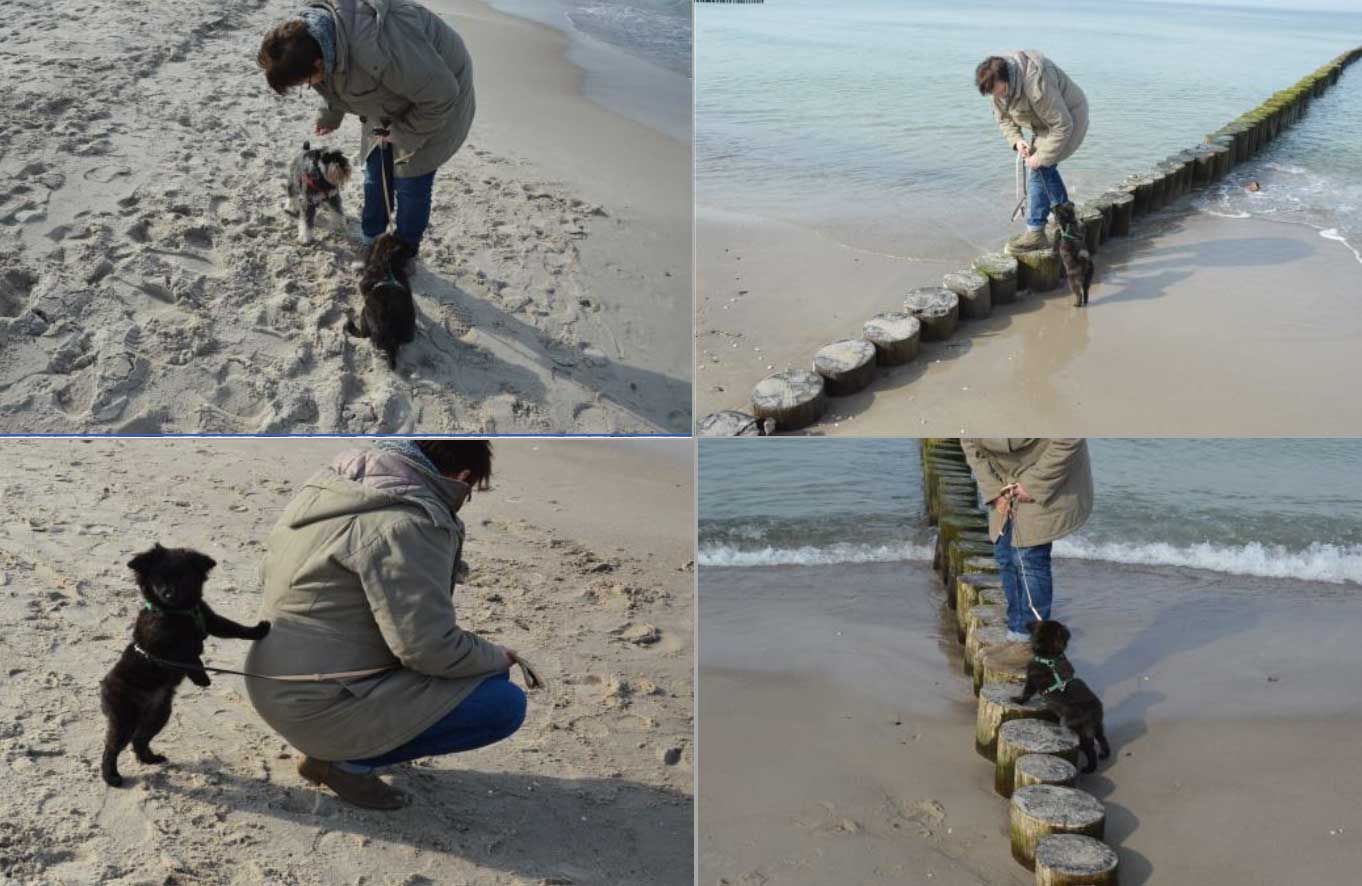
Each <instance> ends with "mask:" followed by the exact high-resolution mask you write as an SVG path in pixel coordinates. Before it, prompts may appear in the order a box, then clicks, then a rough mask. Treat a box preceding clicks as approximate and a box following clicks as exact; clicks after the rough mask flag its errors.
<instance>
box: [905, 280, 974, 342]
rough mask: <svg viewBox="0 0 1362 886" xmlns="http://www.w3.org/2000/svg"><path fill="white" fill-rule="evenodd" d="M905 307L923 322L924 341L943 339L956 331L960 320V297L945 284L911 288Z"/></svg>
mask: <svg viewBox="0 0 1362 886" xmlns="http://www.w3.org/2000/svg"><path fill="white" fill-rule="evenodd" d="M903 309H904V310H905V311H907V312H908V313H910V314H912V315H913V316H914V317H916V318H917V319H918V322H919V323H921V324H922V338H923V340H924V341H942V340H944V339H948V338H950V337H951V336H952V335H953V334H954V333H955V327H956V326H957V325H958V324H959V322H960V298H959V296H957V295H956V294H955V293H954V292H951V291H950V290H949V289H946V288H945V287H943V286H921V287H918V288H917V289H910V290H909V291H908V297H907V298H905V299H904V300H903Z"/></svg>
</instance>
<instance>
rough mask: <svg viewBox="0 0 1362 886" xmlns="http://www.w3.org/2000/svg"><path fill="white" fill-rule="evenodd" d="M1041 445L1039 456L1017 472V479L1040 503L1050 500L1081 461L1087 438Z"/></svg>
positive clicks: (1050, 441)
mask: <svg viewBox="0 0 1362 886" xmlns="http://www.w3.org/2000/svg"><path fill="white" fill-rule="evenodd" d="M1044 445H1045V451H1044V452H1042V453H1041V454H1040V458H1038V459H1036V460H1035V462H1033V463H1032V464H1030V465H1028V466H1027V467H1026V468H1024V469H1023V470H1020V471H1018V472H1017V482H1018V483H1020V484H1021V487H1022V488H1023V489H1025V490H1026V494H1027V495H1028V496H1030V497H1031V498H1032V499H1034V500H1035V501H1036V502H1037V503H1038V504H1039V505H1040V506H1041V507H1046V506H1048V505H1049V504H1050V502H1052V501H1054V498H1055V495H1056V494H1057V493H1058V492H1059V490H1060V487H1062V486H1063V485H1064V484H1065V483H1066V482H1067V481H1068V479H1069V474H1070V472H1071V471H1073V470H1074V469H1075V468H1076V467H1078V466H1079V465H1081V464H1082V462H1083V460H1084V459H1085V458H1087V452H1088V441H1087V440H1084V439H1083V438H1081V437H1072V438H1058V439H1054V440H1048V441H1046V442H1045V444H1044Z"/></svg>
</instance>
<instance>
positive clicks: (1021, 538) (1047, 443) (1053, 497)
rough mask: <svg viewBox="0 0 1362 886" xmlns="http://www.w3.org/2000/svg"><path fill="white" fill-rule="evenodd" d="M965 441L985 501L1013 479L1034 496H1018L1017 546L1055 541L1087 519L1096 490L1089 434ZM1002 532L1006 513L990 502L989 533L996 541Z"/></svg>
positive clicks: (1014, 527) (1015, 512)
mask: <svg viewBox="0 0 1362 886" xmlns="http://www.w3.org/2000/svg"><path fill="white" fill-rule="evenodd" d="M961 446H962V447H963V448H964V450H965V458H966V460H968V461H969V466H970V470H972V471H973V472H974V479H975V482H977V483H978V484H979V494H980V497H981V498H982V499H983V500H984V501H985V502H992V501H993V500H994V499H996V498H997V497H998V495H999V493H1001V492H1002V490H1003V487H1005V486H1008V485H1010V484H1012V483H1020V484H1021V485H1022V488H1023V489H1025V490H1026V493H1027V495H1029V496H1031V497H1032V498H1033V499H1035V501H1031V502H1019V501H1014V502H1013V505H1012V507H1013V525H1012V544H1013V545H1015V546H1016V547H1019V548H1029V547H1034V546H1035V545H1043V544H1045V543H1046V542H1051V541H1055V540H1057V539H1060V538H1063V537H1064V536H1066V535H1068V534H1069V533H1071V532H1074V531H1076V530H1078V529H1079V528H1080V527H1081V526H1082V525H1083V524H1084V523H1086V522H1087V521H1088V516H1089V515H1090V514H1091V513H1092V499H1093V491H1092V465H1091V463H1090V462H1089V460H1088V443H1087V441H1086V440H1082V439H1044V438H1034V437H1023V438H1017V437H1014V438H1010V439H984V438H980V439H976V440H962V441H961ZM1002 532H1003V519H1002V517H1001V516H1000V515H999V513H998V510H997V508H994V507H992V506H990V507H989V510H988V535H989V538H991V539H993V540H994V541H997V540H998V536H1000V535H1002Z"/></svg>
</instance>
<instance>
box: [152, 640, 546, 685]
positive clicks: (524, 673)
mask: <svg viewBox="0 0 1362 886" xmlns="http://www.w3.org/2000/svg"><path fill="white" fill-rule="evenodd" d="M132 648H133V650H134V651H135V652H137V654H138V655H141V656H142V657H143V658H145V659H146V660H147V661H149V662H151V663H152V664H156V665H160V666H161V667H163V668H170V669H172V670H177V671H184V672H186V673H191V672H194V671H207V672H209V673H212V674H234V675H236V676H238V677H254V678H256V679H257V680H273V681H275V682H277V683H331V682H333V681H336V680H358V679H359V678H361V677H373V676H376V675H378V674H383V673H387V672H388V671H395V670H397V669H398V668H397V665H387V666H385V667H381V668H366V669H364V670H359V671H336V672H335V673H332V674H287V675H284V676H275V675H272V674H256V673H252V672H251V671H234V670H232V669H230V668H219V667H213V666H212V665H204V666H203V667H195V666H194V665H187V664H185V663H184V662H179V661H170V660H169V659H165V658H160V657H158V656H155V655H152V654H151V653H150V652H147V651H146V650H145V649H143V648H142V647H141V646H140V645H138V644H137V643H133V644H132ZM511 661H512V663H513V664H515V665H516V666H518V667H519V668H520V676H521V678H522V679H523V680H524V681H525V687H526V688H527V689H542V688H544V687H545V686H547V685H548V684H547V683H546V682H544V679H543V678H542V677H540V676H539V672H538V671H536V670H535V669H534V666H533V665H531V664H530V663H529V662H528V661H526V660H525V659H524V657H522V656H521V655H520V654H519V653H511Z"/></svg>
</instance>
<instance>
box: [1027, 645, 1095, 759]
mask: <svg viewBox="0 0 1362 886" xmlns="http://www.w3.org/2000/svg"><path fill="white" fill-rule="evenodd" d="M1027 627H1028V629H1029V630H1030V631H1031V660H1030V661H1029V662H1027V664H1026V685H1025V686H1023V687H1022V694H1021V695H1020V696H1018V697H1017V698H1016V699H1014V700H1015V701H1016V702H1017V703H1018V704H1025V703H1026V702H1028V701H1030V700H1031V697H1032V696H1033V695H1040V697H1041V698H1042V699H1044V701H1045V706H1046V707H1047V708H1049V709H1050V711H1051V712H1053V713H1054V714H1055V716H1057V717H1059V720H1060V722H1061V723H1063V724H1064V725H1065V726H1067V727H1069V728H1070V729H1072V730H1073V731H1074V732H1075V733H1076V734H1077V735H1078V747H1079V750H1081V751H1082V752H1083V756H1084V757H1085V758H1087V765H1085V766H1084V767H1083V771H1084V772H1093V771H1095V770H1096V769H1097V753H1096V748H1095V747H1094V744H1093V743H1094V741H1095V742H1096V743H1097V744H1098V745H1101V747H1102V759H1103V760H1105V759H1106V758H1107V757H1109V756H1111V745H1109V744H1107V736H1106V733H1105V732H1103V731H1102V700H1101V699H1100V698H1098V697H1097V695H1096V693H1094V692H1093V691H1092V690H1091V689H1089V688H1088V684H1087V683H1084V682H1083V681H1082V680H1080V679H1078V678H1077V677H1075V676H1074V666H1073V665H1072V664H1070V663H1069V659H1068V658H1066V657H1065V655H1064V651H1065V650H1066V649H1068V648H1069V629H1068V628H1066V627H1065V626H1064V625H1063V624H1061V623H1060V622H1057V621H1049V620H1047V621H1034V622H1031V624H1029V625H1027Z"/></svg>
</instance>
